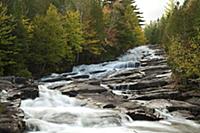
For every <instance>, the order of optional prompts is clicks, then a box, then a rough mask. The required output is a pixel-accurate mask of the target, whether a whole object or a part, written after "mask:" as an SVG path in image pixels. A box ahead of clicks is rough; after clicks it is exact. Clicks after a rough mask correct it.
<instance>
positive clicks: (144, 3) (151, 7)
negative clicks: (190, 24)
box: [136, 0, 184, 24]
mask: <svg viewBox="0 0 200 133" xmlns="http://www.w3.org/2000/svg"><path fill="white" fill-rule="evenodd" d="M168 1H169V0H136V4H137V6H138V8H140V12H143V17H144V20H145V21H146V23H147V24H148V23H149V22H150V21H151V20H157V19H158V18H160V17H161V16H162V14H163V13H164V11H165V8H166V6H167V3H168ZM179 1H180V2H181V3H183V1H184V0H179Z"/></svg>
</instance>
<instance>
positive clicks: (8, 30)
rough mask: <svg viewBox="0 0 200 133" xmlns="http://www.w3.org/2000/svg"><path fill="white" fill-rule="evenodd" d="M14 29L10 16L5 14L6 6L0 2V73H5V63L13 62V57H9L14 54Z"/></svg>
mask: <svg viewBox="0 0 200 133" xmlns="http://www.w3.org/2000/svg"><path fill="white" fill-rule="evenodd" d="M14 29H15V24H14V22H13V18H12V16H11V15H8V14H7V8H6V7H4V5H3V4H2V3H0V75H2V74H3V73H5V71H4V69H5V67H6V66H7V65H11V64H14V63H15V62H14V61H13V59H11V58H9V57H10V56H11V55H13V54H16V48H15V45H14V40H15V38H16V37H15V36H14V35H13V30H14Z"/></svg>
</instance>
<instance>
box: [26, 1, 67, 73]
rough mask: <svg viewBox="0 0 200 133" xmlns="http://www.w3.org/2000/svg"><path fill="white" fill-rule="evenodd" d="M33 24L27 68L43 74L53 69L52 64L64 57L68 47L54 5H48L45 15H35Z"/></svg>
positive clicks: (59, 16) (59, 17)
mask: <svg viewBox="0 0 200 133" xmlns="http://www.w3.org/2000/svg"><path fill="white" fill-rule="evenodd" d="M33 24H34V33H33V40H32V44H31V45H30V48H29V63H28V64H29V70H31V72H33V73H37V74H44V73H45V72H48V71H51V69H53V70H55V68H54V67H52V66H53V65H54V64H56V63H59V62H60V61H61V60H62V58H64V57H65V55H66V52H69V51H67V50H69V47H68V46H67V45H66V38H65V34H64V33H65V31H64V29H63V25H62V17H61V14H60V13H58V10H57V8H56V7H55V6H53V5H50V7H49V9H48V10H47V13H46V15H41V16H37V17H35V18H34V21H33ZM33 66H34V67H33ZM53 70H52V71H53Z"/></svg>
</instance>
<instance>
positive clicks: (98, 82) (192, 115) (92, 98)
mask: <svg viewBox="0 0 200 133" xmlns="http://www.w3.org/2000/svg"><path fill="white" fill-rule="evenodd" d="M171 76H172V72H171V70H170V68H169V66H168V65H167V61H166V56H165V52H164V51H163V50H162V49H160V48H159V47H157V46H153V45H149V46H141V47H138V48H136V49H133V50H130V51H129V52H128V53H127V54H126V55H124V56H122V57H119V58H118V60H116V61H111V62H105V63H102V64H95V65H82V66H78V67H74V69H73V71H72V72H71V73H63V74H52V75H50V76H48V77H45V78H42V79H40V80H39V83H35V82H34V81H32V80H27V79H25V78H16V77H3V78H1V79H0V89H1V91H2V92H1V95H2V96H3V97H2V96H1V101H3V102H4V103H8V104H4V106H5V107H4V108H5V109H6V111H4V113H1V115H0V118H2V119H0V120H1V121H0V132H1V131H2V132H8V133H20V132H22V131H23V130H25V123H24V120H25V122H28V123H29V126H28V127H27V128H28V129H29V130H30V131H32V130H34V129H37V130H38V131H40V130H44V128H45V127H41V126H42V125H40V126H38V124H39V123H41V124H45V123H47V124H48V126H50V125H52V124H53V125H54V124H56V125H57V124H58V123H59V124H69V125H68V126H70V123H75V124H77V123H76V122H77V119H78V118H79V117H80V116H79V115H80V114H79V115H78V116H77V114H73V111H72V112H62V111H67V110H68V109H72V108H74V104H75V102H74V100H75V99H76V100H78V101H79V102H78V103H77V104H78V105H77V106H78V107H77V106H76V109H78V110H77V111H80V112H81V110H82V109H83V108H84V109H83V110H86V111H88V108H89V110H90V109H96V110H93V111H94V112H93V114H92V115H95V113H97V114H96V115H95V116H91V120H90V123H92V121H95V123H96V122H97V121H99V122H104V120H105V121H110V117H111V118H112V119H116V120H118V119H121V118H119V116H118V115H119V114H125V115H127V116H128V117H130V118H131V119H132V120H134V121H136V122H137V121H141V120H142V121H144V122H145V121H154V122H159V121H166V120H168V119H173V120H174V118H178V119H179V121H178V122H177V121H176V122H177V124H178V125H179V126H183V127H184V128H185V127H186V128H187V126H189V125H187V123H186V124H184V121H185V122H188V121H187V120H192V121H191V122H193V121H199V120H200V104H199V103H200V93H197V92H196V90H189V89H188V90H184V91H183V90H179V89H177V86H175V83H174V80H173V79H172V77H171ZM38 84H39V85H40V90H39V89H38V87H37V85H38ZM42 86H43V87H42ZM48 89H50V90H52V91H50V90H48ZM39 93H40V97H39ZM60 93H62V94H63V95H61V94H60ZM64 95H65V96H64ZM46 98H47V99H46ZM26 99H33V100H28V101H27V100H26ZM21 100H23V101H24V104H23V105H21V108H22V109H24V111H25V113H26V115H25V114H24V112H23V111H22V110H21V109H20V108H19V107H20V104H21ZM76 100H75V101H76ZM37 102H39V103H37ZM43 102H44V103H43ZM45 102H47V103H45ZM32 105H33V106H32ZM40 105H41V106H40ZM43 105H44V106H43ZM46 105H47V107H45V106H46ZM60 105H62V106H64V107H60ZM29 106H30V107H29ZM48 106H50V107H48ZM68 106H70V108H68ZM71 106H72V107H71ZM57 107H58V108H60V109H62V111H61V110H60V111H61V112H62V113H59V111H58V112H57V111H56V110H54V108H57ZM82 107H83V108H82ZM32 108H33V109H32ZM37 108H38V110H37ZM85 108H86V109H85ZM9 109H10V110H9ZM41 109H42V111H41V112H40V110H41ZM46 109H47V110H46ZM63 109H66V110H63ZM31 110H32V111H31ZM107 110H112V111H115V113H114V114H112V113H111V114H110V113H109V114H107V113H105V112H104V111H107ZM26 111H28V113H27V112H26ZM29 111H31V112H29ZM34 111H36V112H35V113H34ZM38 111H39V112H38ZM45 111H46V112H45ZM51 111H53V112H51ZM69 111H70V110H69ZM99 111H100V112H101V111H103V112H104V113H105V114H104V115H100V114H99ZM116 112H118V113H117V114H116ZM29 113H30V114H31V113H34V114H33V115H30V114H29ZM37 113H39V114H37ZM43 113H45V114H44V115H45V117H43V116H42V115H43ZM82 113H83V112H82ZM46 114H48V115H47V116H46ZM72 114H73V115H72ZM35 115H36V116H37V117H36V118H34V117H33V116H35ZM40 115H41V117H40ZM51 115H52V116H51ZM8 116H9V117H8ZM10 116H11V117H10ZM25 116H26V117H25ZM32 117H33V118H32ZM82 117H83V116H81V118H82ZM85 117H86V116H84V117H83V118H85ZM88 117H89V116H88ZM96 117H97V118H98V119H97V118H96ZM116 117H117V118H116ZM60 118H65V120H61V119H60ZM71 118H73V119H71ZM36 119H37V120H36ZM53 119H55V121H54V120H53ZM93 119H94V120H93ZM107 119H108V120H107ZM122 119H124V118H122ZM83 121H84V120H83ZM120 121H121V120H120ZM38 122H39V123H38ZM166 122H168V121H166ZM181 122H183V123H181ZM191 122H188V123H190V124H191ZM95 123H93V124H94V125H95ZM30 124H31V125H30ZM59 124H58V125H57V126H58V127H59V126H60V125H59ZM79 124H80V123H79ZM118 124H119V123H118ZM121 124H122V123H121ZM121 124H119V125H121ZM122 125H123V124H122ZM172 125H173V124H172ZM26 126H27V125H26ZM46 126H47V125H46ZM179 126H178V127H179ZM193 126H194V125H193V124H192V125H190V126H189V127H190V128H188V130H189V131H191V132H190V133H198V132H196V131H198V126H197V127H196V126H195V127H193ZM169 127H170V126H169ZM178 127H177V128H178ZM71 128H72V127H69V129H71ZM126 128H128V127H126ZM192 129H194V131H192ZM45 130H46V129H45ZM48 130H50V129H48ZM138 130H140V129H138ZM188 130H185V131H184V132H183V131H181V130H180V131H177V132H180V133H188ZM34 131H35V130H34ZM58 131H60V129H58ZM58 131H57V132H58ZM36 132H37V131H36ZM44 132H45V131H44ZM177 132H176V133H177ZM45 133H46V132H45ZM47 133H48V132H47ZM59 133H60V132H59ZM139 133H140V132H139ZM169 133H172V132H169Z"/></svg>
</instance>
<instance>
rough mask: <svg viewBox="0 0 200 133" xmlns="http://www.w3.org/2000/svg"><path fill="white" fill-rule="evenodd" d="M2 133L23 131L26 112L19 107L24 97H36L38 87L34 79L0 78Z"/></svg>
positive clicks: (0, 132) (0, 131)
mask: <svg viewBox="0 0 200 133" xmlns="http://www.w3.org/2000/svg"><path fill="white" fill-rule="evenodd" d="M0 79H1V80H0V106H2V107H0V108H2V109H3V111H2V110H1V109H0V133H22V132H24V130H25V122H24V121H23V118H24V113H23V111H22V110H21V109H20V108H19V106H20V103H21V100H22V99H28V98H32V99H34V98H36V97H38V95H39V91H38V87H37V85H36V84H34V83H33V82H32V80H29V79H26V78H21V77H13V76H12V77H1V78H0Z"/></svg>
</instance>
